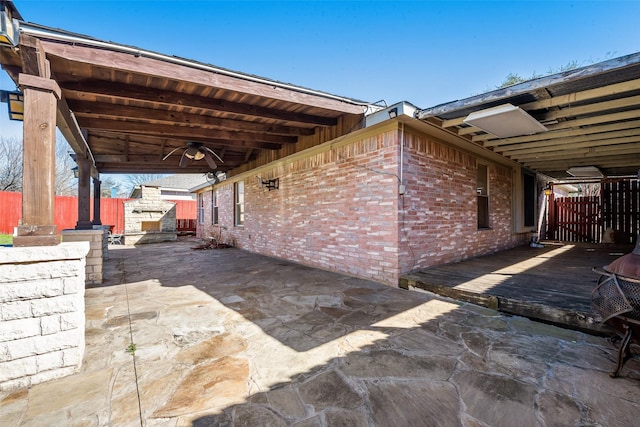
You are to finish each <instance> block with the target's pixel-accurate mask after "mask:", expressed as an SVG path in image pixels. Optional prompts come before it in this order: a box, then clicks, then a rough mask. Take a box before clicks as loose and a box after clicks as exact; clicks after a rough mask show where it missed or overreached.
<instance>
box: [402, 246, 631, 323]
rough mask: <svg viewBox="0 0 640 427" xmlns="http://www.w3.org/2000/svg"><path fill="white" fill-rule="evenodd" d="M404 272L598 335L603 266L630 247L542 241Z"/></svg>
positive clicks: (449, 293) (479, 300) (421, 284)
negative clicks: (595, 308)
mask: <svg viewBox="0 0 640 427" xmlns="http://www.w3.org/2000/svg"><path fill="white" fill-rule="evenodd" d="M544 244H545V247H544V248H530V247H529V246H520V247H517V248H514V249H510V250H507V251H502V252H498V253H495V254H492V255H487V256H483V257H478V258H474V259H470V260H467V261H463V262H459V263H454V264H447V265H442V266H438V267H431V268H426V269H422V270H418V271H414V272H411V273H410V274H407V275H405V276H403V277H402V278H401V280H400V286H401V287H403V288H405V289H410V288H412V287H414V288H419V289H424V290H427V291H430V292H433V293H436V294H439V295H442V296H446V297H450V298H453V299H457V300H460V301H466V302H472V303H475V304H479V305H483V306H486V307H490V308H494V309H497V310H500V311H503V312H506V313H511V314H517V315H521V316H526V317H529V318H532V319H535V320H540V321H544V322H549V323H554V324H558V325H561V326H565V327H569V328H573V329H579V330H584V331H588V332H594V333H607V332H608V328H603V327H602V326H601V325H600V323H599V319H598V318H597V317H596V315H595V314H594V313H593V312H592V311H591V291H592V290H593V289H594V287H595V286H596V284H597V281H598V278H599V275H598V274H597V273H594V272H593V271H592V268H593V267H598V268H602V267H603V266H605V265H608V264H609V263H611V262H612V261H613V260H615V259H616V258H618V257H620V256H622V255H624V254H626V253H629V252H631V251H632V250H633V246H632V245H605V244H587V243H576V244H564V243H559V242H544Z"/></svg>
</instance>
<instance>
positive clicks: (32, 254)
mask: <svg viewBox="0 0 640 427" xmlns="http://www.w3.org/2000/svg"><path fill="white" fill-rule="evenodd" d="M88 251H89V243H87V242H74V243H62V244H60V245H58V246H53V247H45V246H43V247H29V248H0V391H6V390H12V389H15V388H19V387H27V386H30V385H33V384H37V383H40V382H43V381H47V380H50V379H54V378H59V377H62V376H65V375H69V374H71V373H74V372H76V371H77V370H78V369H79V368H80V366H81V363H82V357H83V354H84V342H85V341H84V325H85V317H84V279H85V256H86V254H87V252H88Z"/></svg>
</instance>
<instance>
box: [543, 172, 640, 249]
mask: <svg viewBox="0 0 640 427" xmlns="http://www.w3.org/2000/svg"><path fill="white" fill-rule="evenodd" d="M548 208H549V211H548V223H547V224H548V226H547V238H550V239H555V240H561V241H565V242H591V243H599V242H601V241H602V237H603V236H602V235H603V232H604V231H605V230H606V229H608V228H611V229H613V230H614V236H615V242H616V243H635V242H636V238H637V236H638V233H640V183H639V182H638V180H619V181H608V182H607V181H605V182H603V183H602V184H601V186H600V195H599V196H588V197H561V198H557V199H553V198H552V199H550V200H549V206H548Z"/></svg>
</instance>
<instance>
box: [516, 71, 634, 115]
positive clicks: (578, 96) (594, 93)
mask: <svg viewBox="0 0 640 427" xmlns="http://www.w3.org/2000/svg"><path fill="white" fill-rule="evenodd" d="M636 90H640V79H635V80H629V81H626V82H622V83H616V84H611V85H608V86H602V87H598V88H595V89H588V90H584V91H580V92H574V93H570V94H567V95H562V96H554V97H553V98H550V99H543V100H539V101H533V102H528V103H526V104H522V105H520V108H522V109H524V110H527V111H528V110H542V109H545V108H551V107H557V106H561V105H568V104H575V103H579V102H585V101H590V100H592V99H597V98H602V97H604V96H609V95H621V94H623V93H626V92H632V91H636Z"/></svg>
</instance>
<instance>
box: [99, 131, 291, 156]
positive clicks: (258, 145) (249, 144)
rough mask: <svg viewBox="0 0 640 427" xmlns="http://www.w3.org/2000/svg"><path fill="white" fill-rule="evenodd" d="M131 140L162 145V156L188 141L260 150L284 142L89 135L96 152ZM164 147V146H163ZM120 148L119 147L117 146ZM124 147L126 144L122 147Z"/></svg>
mask: <svg viewBox="0 0 640 427" xmlns="http://www.w3.org/2000/svg"><path fill="white" fill-rule="evenodd" d="M127 138H128V140H129V142H130V144H137V145H146V146H149V150H150V151H151V150H156V149H157V148H158V147H160V153H164V154H161V157H162V156H164V155H165V154H168V153H169V151H171V150H173V149H174V148H178V147H182V146H184V145H185V144H186V143H187V142H188V141H193V142H201V143H203V144H205V145H207V146H208V147H209V148H211V149H218V150H219V149H222V148H224V147H232V148H239V149H244V148H255V149H259V150H278V149H280V148H281V147H282V144H277V143H273V142H256V141H251V140H236V139H223V138H204V137H194V136H193V135H190V137H189V138H186V137H176V138H171V139H167V138H162V137H160V136H156V135H142V134H137V133H129V134H127V133H115V132H110V131H102V130H100V131H95V130H94V131H92V132H91V135H90V137H89V142H90V144H91V146H92V147H94V150H95V151H96V153H101V152H103V150H104V149H106V147H108V149H109V150H110V151H113V148H115V147H119V145H120V144H124V141H125V139H127ZM163 147H164V148H163ZM116 149H119V148H116ZM122 149H124V146H123V147H122Z"/></svg>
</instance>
